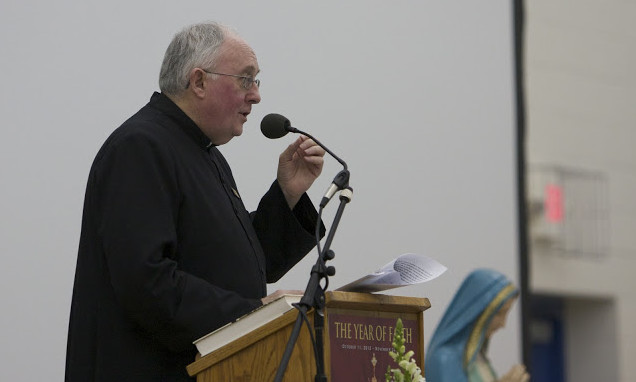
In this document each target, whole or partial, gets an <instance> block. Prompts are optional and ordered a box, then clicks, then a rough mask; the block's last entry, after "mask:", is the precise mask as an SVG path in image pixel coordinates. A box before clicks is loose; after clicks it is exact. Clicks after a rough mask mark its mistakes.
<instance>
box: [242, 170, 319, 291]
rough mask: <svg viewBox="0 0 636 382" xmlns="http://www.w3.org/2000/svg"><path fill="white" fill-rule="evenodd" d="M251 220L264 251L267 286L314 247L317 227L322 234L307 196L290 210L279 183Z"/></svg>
mask: <svg viewBox="0 0 636 382" xmlns="http://www.w3.org/2000/svg"><path fill="white" fill-rule="evenodd" d="M252 221H253V225H254V229H255V230H256V233H257V234H258V238H259V241H260V243H261V246H262V247H263V251H264V252H265V256H266V261H267V282H268V283H273V282H276V281H278V280H279V279H280V278H281V277H283V275H285V273H287V271H289V270H290V269H291V268H292V267H293V266H294V265H296V263H298V262H299V261H300V260H301V259H302V258H303V257H305V255H306V254H307V253H308V252H309V251H310V250H311V249H312V248H313V247H314V246H315V245H316V236H315V229H316V228H315V227H316V224H320V237H322V236H323V235H324V234H325V227H324V225H323V224H322V222H318V213H317V212H316V209H315V208H314V206H313V204H312V203H311V200H310V199H309V196H307V194H306V193H305V194H303V196H302V197H301V198H300V200H299V201H298V203H297V204H296V206H295V207H294V209H293V210H291V209H290V208H289V206H288V205H287V201H286V200H285V196H284V195H283V191H282V190H281V188H280V186H279V184H278V181H274V183H272V185H271V187H270V189H269V191H268V192H267V193H266V194H265V196H263V198H262V199H261V202H260V203H259V205H258V209H257V210H256V212H254V213H252Z"/></svg>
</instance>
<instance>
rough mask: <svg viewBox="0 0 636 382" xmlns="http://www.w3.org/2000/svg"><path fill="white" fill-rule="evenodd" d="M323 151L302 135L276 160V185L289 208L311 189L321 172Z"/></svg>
mask: <svg viewBox="0 0 636 382" xmlns="http://www.w3.org/2000/svg"><path fill="white" fill-rule="evenodd" d="M324 156H325V150H323V149H322V147H320V146H318V145H317V144H316V142H314V141H313V140H312V139H309V138H307V137H305V136H303V135H301V136H300V137H298V139H297V140H296V141H295V142H294V143H292V144H291V145H289V147H287V149H286V150H285V151H283V152H282V154H280V156H279V158H278V184H279V185H280V188H281V189H282V190H283V194H284V195H285V200H287V204H288V205H289V208H292V209H293V208H294V206H296V203H298V201H299V200H300V197H301V196H302V195H303V194H304V193H305V192H306V191H307V190H308V189H309V187H311V185H312V184H313V183H314V180H316V178H318V176H319V175H320V173H321V172H322V165H323V163H324V158H323V157H324Z"/></svg>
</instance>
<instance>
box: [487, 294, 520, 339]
mask: <svg viewBox="0 0 636 382" xmlns="http://www.w3.org/2000/svg"><path fill="white" fill-rule="evenodd" d="M516 300H517V298H516V297H513V298H511V299H509V300H508V301H506V303H505V304H503V305H502V306H501V309H499V311H498V312H497V313H495V315H494V316H492V320H491V321H490V325H489V326H488V329H486V338H490V336H491V335H492V334H493V333H494V332H496V331H497V330H499V329H501V328H503V327H504V326H506V319H507V318H508V312H510V308H511V307H512V304H514V302H515V301H516Z"/></svg>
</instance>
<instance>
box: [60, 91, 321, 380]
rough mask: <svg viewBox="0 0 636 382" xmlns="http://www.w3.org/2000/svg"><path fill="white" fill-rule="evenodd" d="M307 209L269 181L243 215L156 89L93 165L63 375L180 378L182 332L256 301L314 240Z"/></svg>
mask: <svg viewBox="0 0 636 382" xmlns="http://www.w3.org/2000/svg"><path fill="white" fill-rule="evenodd" d="M316 219H317V214H316V211H315V209H314V207H313V205H312V204H311V201H310V200H309V198H308V197H307V195H306V194H305V195H303V197H302V198H301V200H300V202H299V203H298V204H297V206H296V207H295V208H294V210H293V211H292V210H290V209H289V207H288V206H287V203H286V201H285V198H284V196H283V193H282V191H281V189H280V187H279V185H278V183H277V182H276V181H275V182H274V183H273V184H272V186H271V187H270V189H269V191H268V192H267V193H266V194H265V196H264V197H263V199H262V200H261V202H260V204H259V206H258V209H257V211H255V212H253V213H251V214H249V213H248V212H247V211H246V209H245V207H244V205H243V202H242V201H241V197H240V194H239V192H238V190H237V187H236V184H235V182H234V179H233V177H232V173H231V171H230V167H229V166H228V164H227V162H226V161H225V159H224V158H223V156H222V155H221V153H220V152H219V151H218V150H217V148H216V147H214V146H213V145H212V144H211V143H210V141H209V139H208V138H207V137H206V136H205V135H204V134H203V133H202V132H201V130H200V129H199V128H198V127H197V126H196V124H195V123H194V122H193V121H192V120H191V119H189V118H188V117H187V116H186V115H185V113H183V112H182V111H181V110H180V109H179V108H178V107H177V106H176V105H175V104H174V103H173V102H172V101H171V100H170V99H169V98H167V97H166V96H164V95H162V94H158V93H155V94H154V95H153V96H152V98H151V100H150V102H149V103H148V104H147V105H146V106H145V107H143V108H142V109H141V110H140V111H139V112H138V113H137V114H135V115H134V116H133V117H131V118H130V119H129V120H128V121H126V122H125V123H124V124H123V125H122V126H121V127H119V128H118V129H117V130H115V132H113V134H112V135H111V136H110V137H109V138H108V140H107V141H106V142H105V143H104V145H103V147H102V148H101V150H100V151H99V153H98V154H97V156H96V158H95V161H94V163H93V166H92V167H91V171H90V175H89V179H88V185H87V190H86V196H85V203H84V215H83V220H82V232H81V238H80V245H79V254H78V259H77V268H76V275H75V285H74V288H73V300H72V306H71V317H70V324H69V333H68V345H67V360H66V380H67V381H81V382H86V381H181V380H184V381H187V380H190V379H189V378H188V377H187V374H186V371H185V367H186V365H187V364H189V363H191V362H193V360H194V356H195V354H196V350H195V347H194V345H192V342H193V341H194V340H195V339H197V338H199V337H200V336H203V335H204V334H206V333H209V332H210V331H212V330H214V329H216V328H218V327H220V326H222V325H224V324H226V323H227V322H230V321H232V320H234V319H236V318H237V317H239V316H241V315H243V314H245V313H247V312H249V311H251V310H252V309H254V308H256V307H258V306H260V305H261V300H260V298H261V297H263V296H265V295H266V282H274V281H276V280H278V279H279V278H280V277H281V276H282V275H284V274H285V272H287V271H288V270H289V269H290V268H291V267H292V266H293V265H294V264H296V263H297V262H298V261H299V260H300V259H301V258H302V257H303V256H304V255H305V254H307V253H308V251H310V250H311V248H312V247H313V246H314V244H315V239H314V237H313V232H314V227H315V224H316Z"/></svg>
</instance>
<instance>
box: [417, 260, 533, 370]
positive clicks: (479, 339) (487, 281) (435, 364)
mask: <svg viewBox="0 0 636 382" xmlns="http://www.w3.org/2000/svg"><path fill="white" fill-rule="evenodd" d="M518 295H519V291H518V290H517V288H516V287H515V286H514V285H513V284H512V283H511V282H510V281H508V279H507V278H506V277H505V276H504V275H503V274H501V273H499V272H497V271H495V270H491V269H477V270H475V271H473V272H471V273H470V274H469V275H468V276H467V277H466V279H464V281H463V282H462V284H461V286H460V287H459V290H458V291H457V293H456V294H455V297H453V300H452V301H451V303H450V305H449V306H448V308H447V309H446V312H445V313H444V316H443V317H442V319H441V321H440V322H439V324H438V325H437V329H436V330H435V333H434V334H433V337H432V339H431V343H430V345H429V347H428V352H427V353H426V363H425V370H426V379H427V381H430V382H504V381H505V382H526V381H528V380H529V379H530V376H529V375H528V373H527V372H526V370H525V367H524V366H523V365H515V366H513V367H512V369H510V371H509V372H508V373H506V374H505V375H504V376H503V377H501V378H498V377H497V374H496V373H495V370H494V369H493V367H492V365H491V364H490V360H489V359H488V357H487V351H488V342H489V340H490V337H491V335H492V334H493V333H494V332H495V331H496V330H498V329H500V328H502V327H503V326H504V325H505V323H506V317H507V315H508V311H509V310H510V307H511V306H512V304H513V303H514V301H515V300H516V298H517V296H518Z"/></svg>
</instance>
